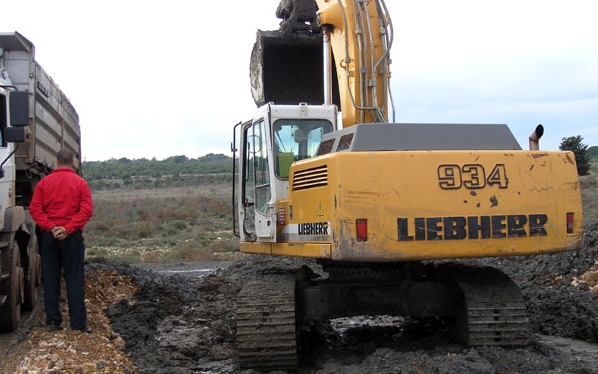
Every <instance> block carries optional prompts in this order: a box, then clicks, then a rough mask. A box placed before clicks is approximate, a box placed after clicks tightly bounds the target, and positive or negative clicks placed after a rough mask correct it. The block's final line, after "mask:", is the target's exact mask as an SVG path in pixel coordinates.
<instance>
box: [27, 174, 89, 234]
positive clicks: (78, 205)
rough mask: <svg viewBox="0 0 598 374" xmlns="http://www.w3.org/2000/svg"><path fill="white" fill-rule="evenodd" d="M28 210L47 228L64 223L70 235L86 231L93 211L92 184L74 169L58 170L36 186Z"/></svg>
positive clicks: (47, 229)
mask: <svg viewBox="0 0 598 374" xmlns="http://www.w3.org/2000/svg"><path fill="white" fill-rule="evenodd" d="M29 213H31V217H32V218H33V220H34V221H35V222H36V223H37V225H38V226H39V227H40V228H41V229H42V230H44V231H51V230H52V228H54V227H55V226H63V227H64V228H65V229H66V231H67V232H68V233H69V234H70V233H72V232H74V231H77V230H81V231H83V226H85V224H86V223H87V221H89V219H90V218H91V216H92V214H93V201H92V199H91V191H90V190H89V186H88V185H87V182H86V181H85V180H84V179H83V178H81V177H80V176H78V175H77V174H76V173H75V172H74V171H73V170H72V169H71V168H68V167H60V168H58V169H55V170H54V171H52V172H51V173H50V174H49V175H47V176H46V177H44V178H42V180H41V181H39V183H38V184H37V186H35V190H34V191H33V198H32V199H31V204H29Z"/></svg>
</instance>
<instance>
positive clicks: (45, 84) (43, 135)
mask: <svg viewBox="0 0 598 374" xmlns="http://www.w3.org/2000/svg"><path fill="white" fill-rule="evenodd" d="M0 48H3V53H2V56H1V58H2V65H3V66H4V69H5V71H7V72H8V77H9V78H10V81H11V82H12V84H13V85H14V86H15V87H16V88H17V90H18V91H27V92H29V126H28V130H27V133H28V135H27V141H26V142H25V143H22V144H20V145H19V148H18V150H17V153H16V155H15V164H16V171H17V183H16V190H17V196H19V197H20V196H22V197H23V199H24V201H21V202H20V203H21V204H20V205H28V201H29V199H30V196H31V194H32V192H33V189H32V187H33V186H32V185H31V184H32V183H31V180H30V177H31V175H37V176H38V178H41V177H43V176H44V175H46V174H47V173H49V172H50V170H51V169H53V168H54V167H55V166H56V165H55V163H56V153H57V152H58V151H59V150H60V149H62V148H67V149H69V150H70V151H71V152H72V153H73V155H74V156H75V162H74V165H75V167H76V168H77V172H80V168H81V130H80V127H79V115H78V114H77V112H76V110H75V108H74V107H73V105H72V104H71V102H70V101H69V99H68V98H67V97H66V95H65V94H64V93H63V92H62V90H61V89H60V88H59V87H58V85H57V84H56V83H55V82H54V81H53V80H52V78H51V77H50V76H49V75H48V74H47V73H46V72H45V70H44V69H43V68H42V67H41V66H40V64H39V63H37V62H36V61H35V47H34V45H33V44H32V43H31V42H30V41H29V40H27V39H26V38H25V37H23V36H22V35H21V34H19V33H18V32H12V33H0Z"/></svg>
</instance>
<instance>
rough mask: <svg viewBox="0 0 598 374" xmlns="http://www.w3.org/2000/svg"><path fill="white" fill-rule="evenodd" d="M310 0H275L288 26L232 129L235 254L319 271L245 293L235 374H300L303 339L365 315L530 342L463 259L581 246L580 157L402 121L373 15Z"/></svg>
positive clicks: (385, 30)
mask: <svg viewBox="0 0 598 374" xmlns="http://www.w3.org/2000/svg"><path fill="white" fill-rule="evenodd" d="M315 3H316V5H317V13H311V17H310V16H309V14H310V13H309V12H303V10H305V9H308V8H310V7H313V5H314V2H313V1H309V0H304V1H300V0H296V1H282V2H281V5H280V6H279V9H278V11H277V14H278V15H279V18H282V19H283V21H282V22H281V29H280V30H277V31H270V32H263V31H258V34H257V40H256V44H255V45H254V49H253V52H252V58H251V64H250V77H251V86H252V93H253V95H254V101H255V102H256V104H258V105H261V106H260V107H259V108H258V110H257V112H256V113H255V114H254V116H253V117H251V118H250V119H248V120H245V121H241V122H239V123H238V124H237V125H235V127H234V131H233V143H232V151H233V155H234V157H233V158H234V160H235V162H236V166H235V170H234V172H235V173H236V175H237V179H236V180H235V183H234V186H233V193H234V194H233V201H234V204H233V205H234V213H235V216H236V224H235V232H236V233H237V234H238V236H239V238H240V250H241V252H244V253H252V254H267V255H275V256H296V257H305V258H313V259H316V260H317V263H318V264H319V266H320V267H319V268H318V271H314V269H311V268H309V267H306V266H303V267H301V268H299V269H290V270H289V269H286V268H284V267H282V266H281V267H278V268H275V269H269V270H264V271H261V272H260V273H259V274H256V276H255V279H253V280H252V281H250V282H247V283H246V284H245V285H244V287H243V289H242V290H241V291H240V293H239V296H238V298H237V314H236V315H237V344H238V360H239V365H240V367H241V368H242V369H249V368H252V369H257V370H263V371H270V370H289V371H293V370H296V369H297V365H298V363H299V360H300V353H301V345H298V344H297V342H298V334H299V333H300V332H301V331H302V329H301V327H302V326H308V325H309V324H311V323H313V322H318V321H326V320H329V319H334V318H340V317H352V316H359V315H391V316H414V317H438V318H443V319H444V320H446V321H447V323H448V324H449V325H451V326H452V331H453V332H454V337H455V338H456V339H459V340H460V341H462V342H463V343H464V344H466V345H468V346H480V345H498V346H509V347H512V346H515V347H516V346H525V345H527V344H528V343H529V341H530V331H529V321H528V317H527V312H526V307H525V304H524V302H523V297H522V294H521V291H520V289H519V287H518V286H517V285H516V284H515V283H514V282H513V280H511V279H510V278H509V277H508V276H507V275H506V274H504V273H503V272H501V271H499V270H498V269H495V268H492V267H488V266H482V265H480V264H479V263H476V262H474V261H471V260H472V259H476V258H485V257H500V256H533V255H540V254H547V253H555V252H561V251H573V250H577V249H579V248H580V247H581V245H580V243H581V234H582V205H581V194H580V185H579V180H578V175H577V169H576V163H575V157H574V155H573V154H572V153H571V152H562V151H543V150H540V149H539V148H540V147H539V139H540V137H541V136H542V135H543V133H544V129H543V127H541V126H538V127H536V128H535V129H530V132H531V133H532V135H530V137H529V142H530V149H529V150H524V149H522V147H521V146H520V144H519V142H518V141H517V140H516V139H515V137H514V136H513V134H512V132H511V131H510V129H509V127H508V126H507V125H505V124H471V123H395V122H394V121H392V120H390V119H389V113H391V112H392V100H391V98H392V95H390V93H389V87H390V84H389V82H390V63H391V60H390V54H389V51H390V47H391V46H392V41H393V33H392V19H391V16H390V14H389V13H388V11H387V8H386V6H385V3H384V1H383V0H376V1H374V0H372V1H358V0H349V1H332V0H317V1H315ZM295 30H296V31H295ZM314 45H315V46H316V47H315V48H314ZM289 46H292V48H289ZM299 48H300V49H302V53H297V49H299ZM312 51H315V52H312ZM314 61H316V62H318V61H319V62H321V63H322V66H321V67H317V66H315V65H317V63H315V64H314ZM305 69H307V71H306V70H305ZM320 79H321V80H320ZM335 82H336V84H335ZM314 86H316V87H314ZM318 87H319V90H318ZM336 90H338V91H337V92H335V91H336ZM314 92H315V94H316V95H320V94H321V95H322V97H321V98H319V100H320V103H319V104H314V102H317V100H318V98H314V96H313V95H314ZM335 94H336V95H335ZM335 96H336V97H337V98H338V104H337V105H335V103H334V101H335ZM293 100H296V101H297V102H295V103H293V102H292V101H293ZM339 110H340V112H339ZM319 269H321V270H322V271H320V270H319ZM322 272H324V273H326V274H327V275H324V274H322ZM299 338H300V337H299ZM299 341H300V339H299Z"/></svg>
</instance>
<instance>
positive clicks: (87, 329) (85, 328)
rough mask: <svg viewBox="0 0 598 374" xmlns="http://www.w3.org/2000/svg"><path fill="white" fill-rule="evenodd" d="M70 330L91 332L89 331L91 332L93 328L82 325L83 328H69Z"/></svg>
mask: <svg viewBox="0 0 598 374" xmlns="http://www.w3.org/2000/svg"><path fill="white" fill-rule="evenodd" d="M71 331H79V332H81V333H82V334H91V332H92V331H93V330H92V329H91V327H84V328H82V329H71Z"/></svg>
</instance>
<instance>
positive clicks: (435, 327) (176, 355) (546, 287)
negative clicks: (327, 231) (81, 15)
mask: <svg viewBox="0 0 598 374" xmlns="http://www.w3.org/2000/svg"><path fill="white" fill-rule="evenodd" d="M597 241H598V224H594V225H590V226H588V227H587V228H586V235H585V238H584V242H583V250H581V251H578V252H574V253H561V254H557V255H542V256H534V257H526V258H521V257H518V258H508V259H487V260H483V261H479V262H482V263H485V264H489V265H492V266H496V267H498V268H500V269H502V270H503V271H505V272H506V273H508V274H509V275H510V276H511V277H512V278H513V279H514V280H515V281H516V282H517V283H518V284H519V286H520V287H521V288H522V290H523V294H524V299H525V302H526V306H527V308H528V312H529V315H530V321H531V325H532V329H533V332H534V336H533V341H532V344H531V345H530V346H529V347H527V348H520V349H503V348H487V347H482V348H475V349H474V348H467V347H465V346H463V345H460V344H458V343H456V342H454V341H453V340H452V339H451V336H450V334H449V333H448V329H447V327H446V326H445V325H444V324H443V322H442V321H441V320H437V319H409V318H397V317H388V316H377V317H361V318H352V319H344V320H335V321H332V322H331V323H327V324H325V325H322V326H317V327H316V331H317V334H316V335H317V336H316V337H315V338H314V337H313V336H311V337H310V340H309V341H307V342H302V343H303V344H302V346H303V347H306V349H305V351H304V355H303V356H304V358H303V361H302V364H301V367H300V370H299V372H300V373H322V374H323V373H366V372H377V373H598V345H597V342H598V295H596V294H595V293H594V292H592V291H591V289H590V285H589V284H587V283H585V282H580V281H579V278H580V277H581V275H582V274H583V273H585V272H587V271H588V270H596V266H595V263H596V260H597V259H598V249H597ZM305 263H308V265H310V266H311V267H312V268H313V269H315V270H316V271H318V266H317V265H316V264H315V263H313V262H312V261H306V260H305V259H293V258H279V257H269V256H258V255H251V256H245V257H243V258H241V259H239V260H237V261H234V262H232V263H224V264H220V265H219V268H218V269H217V270H215V271H213V272H212V273H209V272H208V271H205V270H202V269H203V266H204V265H205V264H180V265H179V266H174V267H171V268H170V269H153V270H152V269H148V268H147V267H146V268H140V267H132V266H117V270H118V271H119V273H120V274H123V275H128V276H130V277H133V278H134V279H135V280H136V282H137V283H138V284H139V286H140V289H139V291H138V293H137V294H136V295H135V297H134V299H133V300H123V301H121V302H119V303H117V304H115V305H112V306H110V307H109V308H108V311H107V312H108V315H109V317H110V319H111V321H112V324H113V328H114V330H115V331H116V332H117V333H118V334H120V336H122V338H123V339H124V341H125V342H126V352H127V354H128V355H129V357H130V358H131V360H132V361H133V362H134V363H135V364H136V365H137V367H139V368H140V369H141V370H142V372H143V373H234V372H239V370H238V366H237V362H236V358H235V330H236V322H235V301H236V300H235V299H236V295H237V293H238V292H239V290H240V289H241V287H242V286H243V284H244V283H245V282H246V281H247V280H248V279H251V277H252V276H254V275H255V274H256V273H258V272H260V271H263V270H265V269H267V268H271V267H277V268H280V269H293V268H299V267H300V266H301V265H302V264H305ZM157 271H159V272H157ZM246 372H251V371H246Z"/></svg>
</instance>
